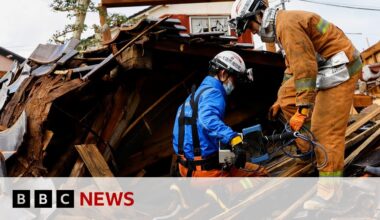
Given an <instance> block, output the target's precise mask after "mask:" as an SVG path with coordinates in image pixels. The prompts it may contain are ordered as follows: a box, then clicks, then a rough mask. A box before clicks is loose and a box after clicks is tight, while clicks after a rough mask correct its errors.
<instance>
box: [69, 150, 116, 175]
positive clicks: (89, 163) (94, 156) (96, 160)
mask: <svg viewBox="0 0 380 220" xmlns="http://www.w3.org/2000/svg"><path fill="white" fill-rule="evenodd" d="M75 149H77V151H78V153H79V155H80V156H81V158H82V160H83V161H84V163H85V164H86V167H87V169H88V171H89V172H90V174H91V176H93V177H113V176H114V175H113V174H112V172H111V170H110V168H109V167H108V165H107V163H106V161H105V160H104V157H103V156H102V154H101V153H100V152H99V150H98V148H97V147H96V145H95V144H87V145H86V144H84V145H75Z"/></svg>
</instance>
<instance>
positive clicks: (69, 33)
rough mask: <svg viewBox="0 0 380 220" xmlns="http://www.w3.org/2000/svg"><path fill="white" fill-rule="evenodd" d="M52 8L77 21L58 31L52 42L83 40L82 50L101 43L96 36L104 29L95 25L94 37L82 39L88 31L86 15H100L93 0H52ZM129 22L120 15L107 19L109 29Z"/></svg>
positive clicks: (113, 15)
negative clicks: (90, 13) (94, 13)
mask: <svg viewBox="0 0 380 220" xmlns="http://www.w3.org/2000/svg"><path fill="white" fill-rule="evenodd" d="M52 1H53V2H52V3H51V4H50V7H51V8H52V9H53V10H54V11H56V12H65V13H67V17H68V18H69V19H70V20H71V19H75V20H74V23H72V24H67V25H65V27H64V28H63V30H60V31H57V32H56V33H54V34H53V36H52V37H51V41H52V42H54V43H58V44H61V43H63V42H64V41H66V40H68V39H71V38H75V39H78V40H81V45H80V46H81V48H80V49H86V48H87V47H88V46H92V45H95V44H97V43H99V41H100V40H99V39H97V38H96V37H95V34H100V32H101V31H102V30H103V29H104V28H101V27H100V26H99V25H93V27H92V29H93V30H94V32H95V33H94V35H93V36H92V37H89V38H86V39H82V38H81V36H82V33H83V32H84V31H86V30H87V29H88V27H87V25H86V24H85V20H86V14H87V13H88V12H97V13H99V9H98V7H97V6H96V5H95V4H94V2H92V1H91V0H52ZM127 21H128V17H126V16H125V15H121V14H118V13H112V14H109V16H108V17H107V25H108V27H114V26H120V25H121V24H123V23H125V22H127Z"/></svg>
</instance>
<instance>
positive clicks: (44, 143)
mask: <svg viewBox="0 0 380 220" xmlns="http://www.w3.org/2000/svg"><path fill="white" fill-rule="evenodd" d="M53 135H54V133H53V132H52V131H50V130H46V131H45V135H44V140H43V141H42V151H46V148H47V147H48V145H49V143H50V141H51V139H52V138H53Z"/></svg>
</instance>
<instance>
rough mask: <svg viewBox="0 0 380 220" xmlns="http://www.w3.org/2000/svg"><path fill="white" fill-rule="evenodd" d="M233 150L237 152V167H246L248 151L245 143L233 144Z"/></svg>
mask: <svg viewBox="0 0 380 220" xmlns="http://www.w3.org/2000/svg"><path fill="white" fill-rule="evenodd" d="M232 151H233V152H234V154H235V167H237V168H244V167H245V162H247V152H246V150H245V149H244V145H243V143H239V144H236V145H235V146H233V147H232Z"/></svg>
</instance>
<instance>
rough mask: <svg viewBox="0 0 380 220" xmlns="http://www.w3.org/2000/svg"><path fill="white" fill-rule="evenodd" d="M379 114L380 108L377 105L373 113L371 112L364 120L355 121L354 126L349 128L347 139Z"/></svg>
mask: <svg viewBox="0 0 380 220" xmlns="http://www.w3.org/2000/svg"><path fill="white" fill-rule="evenodd" d="M378 114H380V106H378V105H376V108H375V109H374V110H373V111H371V112H369V113H368V114H367V115H366V116H364V117H363V118H360V119H358V120H357V121H355V122H354V123H353V124H352V125H350V126H349V127H348V128H347V130H346V137H348V136H350V135H351V134H352V133H354V132H355V131H356V130H358V129H359V128H360V127H361V126H363V125H364V124H365V123H367V122H368V121H369V120H371V119H372V118H374V117H376V116H377V115H378Z"/></svg>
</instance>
